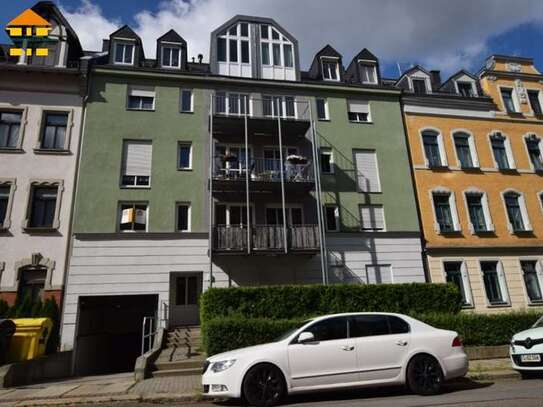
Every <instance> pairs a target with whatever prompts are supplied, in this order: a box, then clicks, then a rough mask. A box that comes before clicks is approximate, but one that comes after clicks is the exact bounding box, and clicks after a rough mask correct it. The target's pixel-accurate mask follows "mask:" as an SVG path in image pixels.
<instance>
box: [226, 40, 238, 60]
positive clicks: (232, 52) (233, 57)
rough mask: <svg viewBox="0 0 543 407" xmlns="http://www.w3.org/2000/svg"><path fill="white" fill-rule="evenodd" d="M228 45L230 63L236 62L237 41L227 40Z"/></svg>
mask: <svg viewBox="0 0 543 407" xmlns="http://www.w3.org/2000/svg"><path fill="white" fill-rule="evenodd" d="M228 44H229V45H228V50H229V52H230V62H238V40H229V41H228Z"/></svg>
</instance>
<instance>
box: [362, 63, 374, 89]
mask: <svg viewBox="0 0 543 407" xmlns="http://www.w3.org/2000/svg"><path fill="white" fill-rule="evenodd" d="M375 71H376V67H375V65H373V64H366V63H361V64H360V77H361V80H362V83H364V84H368V85H375V84H376V83H377V75H376V74H375Z"/></svg>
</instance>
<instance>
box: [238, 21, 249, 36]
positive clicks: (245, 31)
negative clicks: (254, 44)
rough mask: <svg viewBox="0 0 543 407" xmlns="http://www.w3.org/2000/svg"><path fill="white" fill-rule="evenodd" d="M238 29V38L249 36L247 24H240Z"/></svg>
mask: <svg viewBox="0 0 543 407" xmlns="http://www.w3.org/2000/svg"><path fill="white" fill-rule="evenodd" d="M239 28H240V34H239V35H240V36H241V37H248V36H249V24H247V23H241V24H240V25H239Z"/></svg>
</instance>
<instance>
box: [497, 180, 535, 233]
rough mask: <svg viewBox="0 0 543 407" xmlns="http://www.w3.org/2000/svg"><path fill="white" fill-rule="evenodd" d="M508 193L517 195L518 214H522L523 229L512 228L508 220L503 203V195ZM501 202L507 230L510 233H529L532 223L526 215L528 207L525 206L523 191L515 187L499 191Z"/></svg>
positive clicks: (505, 206) (531, 229)
mask: <svg viewBox="0 0 543 407" xmlns="http://www.w3.org/2000/svg"><path fill="white" fill-rule="evenodd" d="M508 193H513V194H516V195H517V196H518V204H519V207H520V214H521V216H522V223H523V224H524V230H514V229H513V225H512V224H511V222H510V221H509V213H508V212H507V205H506V203H505V195H506V194H508ZM500 195H501V199H502V204H503V210H504V211H505V220H506V221H507V230H508V231H509V233H510V234H512V235H514V234H517V233H529V232H532V231H533V227H532V224H531V223H530V217H529V215H528V209H527V207H526V200H525V199H524V193H522V192H520V191H518V190H516V189H512V188H509V189H506V190H505V191H502V192H501V193H500Z"/></svg>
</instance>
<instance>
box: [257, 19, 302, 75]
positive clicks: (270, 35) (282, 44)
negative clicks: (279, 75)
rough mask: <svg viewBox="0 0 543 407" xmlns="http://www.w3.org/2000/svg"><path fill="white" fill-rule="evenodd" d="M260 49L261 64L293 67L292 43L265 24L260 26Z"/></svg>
mask: <svg viewBox="0 0 543 407" xmlns="http://www.w3.org/2000/svg"><path fill="white" fill-rule="evenodd" d="M260 49H261V57H262V65H264V66H266V65H273V66H276V67H286V68H292V67H294V55H293V49H292V43H291V42H290V41H289V40H288V39H287V38H286V37H284V36H283V35H280V34H279V32H278V31H277V30H276V29H275V28H273V27H271V26H269V25H267V24H263V25H261V26H260ZM270 52H271V55H270Z"/></svg>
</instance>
